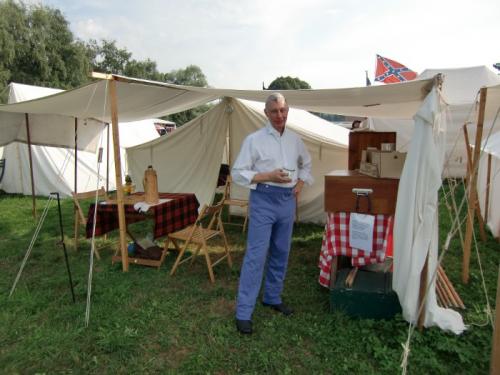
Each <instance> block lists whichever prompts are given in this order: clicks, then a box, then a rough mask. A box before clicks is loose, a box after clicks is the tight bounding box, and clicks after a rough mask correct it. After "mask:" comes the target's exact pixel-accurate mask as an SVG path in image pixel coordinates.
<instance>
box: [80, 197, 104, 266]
mask: <svg viewBox="0 0 500 375" xmlns="http://www.w3.org/2000/svg"><path fill="white" fill-rule="evenodd" d="M95 195H96V190H92V191H87V192H85V193H73V202H74V204H75V242H74V244H75V250H76V249H78V232H79V229H80V225H82V226H84V227H85V226H86V225H87V216H86V215H85V214H84V212H83V210H82V207H81V206H80V200H83V199H90V198H95ZM97 196H98V197H99V198H102V199H107V198H108V196H107V194H106V190H104V188H103V187H101V188H100V189H99V190H97ZM94 251H95V255H96V257H97V259H101V257H100V255H99V251H98V250H97V249H96V248H94Z"/></svg>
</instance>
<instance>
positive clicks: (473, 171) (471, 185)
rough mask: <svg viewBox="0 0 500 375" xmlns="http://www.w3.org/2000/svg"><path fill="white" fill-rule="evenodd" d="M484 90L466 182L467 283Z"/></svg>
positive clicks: (464, 276) (464, 272)
mask: <svg viewBox="0 0 500 375" xmlns="http://www.w3.org/2000/svg"><path fill="white" fill-rule="evenodd" d="M486 92H487V89H486V88H485V87H483V88H482V89H481V91H480V97H479V114H478V118H477V128H476V140H475V145H474V158H473V159H472V166H471V176H470V179H469V184H468V192H467V193H468V197H467V199H468V204H469V206H468V209H467V227H466V231H465V240H464V258H463V262H462V282H463V283H464V284H467V283H468V282H469V264H470V253H471V244H472V231H473V230H474V210H475V206H476V199H475V197H476V194H477V191H476V184H477V166H478V164H479V156H480V151H481V140H482V138H483V123H484V111H485V108H486Z"/></svg>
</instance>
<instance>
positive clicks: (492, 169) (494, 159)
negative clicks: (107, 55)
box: [477, 120, 500, 238]
mask: <svg viewBox="0 0 500 375" xmlns="http://www.w3.org/2000/svg"><path fill="white" fill-rule="evenodd" d="M497 121H498V120H497ZM496 128H497V129H499V131H498V132H496V133H495V134H493V135H491V136H490V137H487V136H486V139H485V140H484V141H483V144H482V146H481V159H480V161H479V169H478V180H477V191H478V199H479V204H480V207H481V212H482V214H483V216H484V217H485V222H486V224H487V225H488V227H489V228H490V230H491V233H492V234H493V236H494V237H496V238H499V237H500V189H499V188H498V187H499V186H500V124H498V123H497V124H496ZM488 177H489V186H488ZM487 197H488V198H487ZM486 204H487V205H488V212H487V215H486Z"/></svg>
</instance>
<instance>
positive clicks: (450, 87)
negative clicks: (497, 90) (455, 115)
mask: <svg viewBox="0 0 500 375" xmlns="http://www.w3.org/2000/svg"><path fill="white" fill-rule="evenodd" d="M436 74H442V76H443V80H444V84H443V87H442V90H441V91H442V96H443V99H444V100H445V102H446V103H447V104H452V105H461V104H469V103H473V102H474V99H475V97H476V96H477V94H478V92H479V89H480V88H481V87H484V86H493V85H498V84H500V77H499V76H498V75H497V74H496V73H495V72H493V71H492V70H491V69H489V68H488V67H486V66H472V67H467V68H455V69H426V70H424V71H423V72H422V73H421V74H419V76H418V79H429V78H432V77H434V76H435V75H436Z"/></svg>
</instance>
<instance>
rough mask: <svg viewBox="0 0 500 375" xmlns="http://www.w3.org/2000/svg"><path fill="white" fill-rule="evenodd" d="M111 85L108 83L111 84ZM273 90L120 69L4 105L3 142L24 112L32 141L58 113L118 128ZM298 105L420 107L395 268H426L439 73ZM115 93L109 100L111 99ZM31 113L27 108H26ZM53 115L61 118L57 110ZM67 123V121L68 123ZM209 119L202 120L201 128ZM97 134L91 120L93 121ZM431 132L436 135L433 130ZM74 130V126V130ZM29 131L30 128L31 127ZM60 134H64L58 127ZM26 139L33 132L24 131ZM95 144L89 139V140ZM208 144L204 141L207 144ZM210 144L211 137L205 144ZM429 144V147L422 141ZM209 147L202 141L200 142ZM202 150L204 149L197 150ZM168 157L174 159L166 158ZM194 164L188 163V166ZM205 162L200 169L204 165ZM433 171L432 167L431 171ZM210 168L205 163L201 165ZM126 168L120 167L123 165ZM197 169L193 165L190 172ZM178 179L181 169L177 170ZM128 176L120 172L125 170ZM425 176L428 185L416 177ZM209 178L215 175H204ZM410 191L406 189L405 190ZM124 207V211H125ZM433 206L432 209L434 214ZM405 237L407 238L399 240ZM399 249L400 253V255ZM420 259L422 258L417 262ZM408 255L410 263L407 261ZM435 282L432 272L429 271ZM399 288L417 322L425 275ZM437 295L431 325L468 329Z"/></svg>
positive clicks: (431, 245) (376, 112)
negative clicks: (177, 81)
mask: <svg viewBox="0 0 500 375" xmlns="http://www.w3.org/2000/svg"><path fill="white" fill-rule="evenodd" d="M108 88H109V90H108ZM267 95H268V92H265V91H243V90H224V89H206V88H195V87H185V86H175V85H169V84H163V83H159V82H150V81H143V80H137V79H130V78H126V77H120V76H106V77H105V79H104V80H102V81H98V82H95V83H91V84H89V85H86V86H83V87H80V88H78V89H75V90H69V91H67V92H64V93H60V94H56V95H53V96H50V97H46V98H41V99H38V100H34V101H30V102H23V103H18V104H11V105H6V106H0V145H4V144H6V143H9V142H12V141H15V140H21V139H22V136H23V133H22V131H21V129H22V128H23V127H26V124H25V118H26V117H29V119H33V121H32V124H30V126H32V127H33V128H37V129H36V130H37V132H33V134H34V137H33V139H32V142H33V143H35V142H39V143H38V144H43V142H49V140H47V138H46V137H45V138H44V137H43V136H42V134H41V133H42V132H43V131H44V130H46V127H47V126H48V125H47V118H50V117H54V116H56V119H55V120H59V121H52V122H51V123H50V124H51V127H53V128H55V127H56V126H58V127H59V131H60V132H61V133H65V131H64V129H66V132H68V129H71V128H72V127H73V126H74V122H75V118H77V119H79V120H80V121H83V120H85V119H98V120H101V121H104V122H110V121H111V120H112V121H111V122H112V124H113V129H115V130H118V125H117V122H118V119H120V120H121V121H131V120H137V119H142V118H150V117H160V116H162V115H166V114H169V113H175V112H178V111H181V110H184V109H187V108H191V107H193V106H196V105H198V104H202V103H206V102H209V101H212V100H215V99H217V98H221V97H233V98H240V99H249V100H257V101H264V100H265V98H266V97H267ZM285 95H286V97H287V100H288V103H289V104H290V106H291V107H296V108H300V109H306V110H310V111H315V112H324V113H332V114H335V113H338V114H344V115H355V116H366V117H388V118H411V117H412V116H414V115H415V114H416V113H417V112H418V113H419V114H418V116H417V117H416V118H417V119H418V121H417V122H416V123H417V124H419V125H418V127H419V128H421V129H423V130H422V131H418V132H417V131H416V132H415V136H414V137H413V138H412V144H414V146H412V147H410V150H409V153H408V156H407V160H409V161H412V160H414V161H413V162H410V163H409V164H408V163H407V164H408V165H410V166H412V167H408V168H407V167H406V166H405V170H404V171H403V178H402V179H401V181H400V188H399V191H400V193H401V192H406V191H411V192H412V193H413V196H412V197H407V196H405V195H401V197H400V198H399V199H398V207H399V202H400V201H404V202H405V209H406V211H403V210H401V209H399V208H398V209H397V212H396V218H395V222H396V224H397V223H398V222H401V223H406V221H407V220H408V217H411V218H413V219H412V225H411V226H406V225H400V226H399V227H397V229H396V230H395V234H394V237H395V249H394V253H395V256H399V257H401V259H400V261H399V262H396V263H395V266H396V269H395V272H400V271H398V270H397V268H398V267H403V268H404V269H410V270H411V274H412V275H413V274H416V273H420V272H421V270H422V268H421V264H422V263H423V262H421V261H420V260H421V258H422V257H423V259H425V258H426V256H427V254H432V256H430V258H435V257H436V256H437V244H436V243H435V241H434V242H430V240H429V239H430V238H432V236H431V235H432V233H430V232H429V229H432V230H433V231H437V229H438V224H437V220H435V219H434V220H431V221H427V222H425V225H424V229H426V230H422V225H423V223H422V218H423V217H424V216H425V217H426V218H429V217H431V218H432V217H433V215H434V213H435V212H436V207H437V189H429V187H430V186H432V187H435V186H436V185H438V180H437V177H438V176H439V183H440V176H441V173H440V172H441V171H442V165H440V164H439V163H436V160H439V159H434V160H430V159H429V158H422V159H420V160H419V158H418V156H419V155H420V154H421V152H424V151H425V152H426V150H424V149H423V146H424V145H425V146H427V147H433V148H434V149H436V150H442V149H443V147H444V146H443V144H444V143H443V142H442V138H443V136H444V134H445V133H444V131H443V129H445V127H443V125H444V123H443V121H442V118H443V117H442V106H441V102H440V95H439V93H438V91H437V88H436V85H435V81H434V80H419V81H412V82H409V83H404V84H393V85H386V86H370V87H362V88H350V89H331V90H294V91H290V92H286V93H285ZM108 99H109V100H108ZM26 114H28V116H26ZM51 120H54V118H51ZM65 127H66V128H65ZM202 128H203V127H198V129H202ZM87 130H88V133H89V134H91V131H90V130H91V127H88V128H87ZM429 132H430V133H431V134H435V135H436V136H435V137H428V135H429ZM69 133H70V132H69ZM24 135H25V134H24ZM55 135H57V136H58V135H59V134H57V133H55ZM114 135H115V137H114V141H115V144H119V134H116V133H115V134H114ZM69 138H71V137H69ZM24 140H26V139H24ZM56 141H57V142H58V145H60V146H66V147H71V145H72V142H70V139H69V140H68V139H67V138H65V137H64V136H62V137H54V138H51V139H50V142H56ZM88 144H90V143H89V142H87V143H86V145H88ZM200 145H201V146H204V145H203V144H200ZM205 146H209V145H205ZM420 147H422V149H420ZM199 148H202V147H199ZM196 152H198V150H197V149H195V150H193V153H196ZM165 162H168V161H165ZM418 162H420V163H422V164H421V165H420V166H419V168H414V166H415V163H418ZM190 167H191V166H190V165H187V166H186V168H185V169H186V170H188V169H189V168H190ZM197 170H198V169H197ZM429 171H432V172H433V173H430V174H429ZM202 172H203V171H202ZM116 173H117V176H120V170H119V169H117V171H116ZM192 173H193V171H191V174H192ZM170 177H171V178H172V179H179V178H181V177H182V175H181V176H170ZM120 178H121V177H120ZM423 180H426V181H428V182H429V184H427V185H423V184H421V183H415V182H418V181H423ZM204 183H208V182H204ZM117 191H118V202H120V201H121V200H120V199H121V198H120V196H122V197H123V190H122V187H121V186H120V185H118V190H117ZM402 194H403V193H402ZM118 206H119V207H118V211H119V217H120V248H121V252H122V258H123V269H124V270H127V269H128V261H127V259H128V257H127V250H126V242H125V219H124V214H123V205H122V204H120V203H119V205H118ZM120 212H121V214H120ZM429 213H430V214H429ZM398 237H399V238H401V239H403V238H404V241H398ZM398 254H399V255H398ZM414 259H419V261H418V262H414V261H413V260H414ZM407 263H409V265H408V264H407ZM433 265H434V264H433V263H432V262H430V272H432V271H434V269H433V268H432V267H433ZM428 282H429V283H432V282H433V279H432V278H428ZM395 288H397V290H398V295H399V298H400V301H401V302H402V307H403V313H404V316H405V318H406V319H407V320H409V321H412V322H416V319H417V311H416V310H415V309H414V304H415V302H414V297H415V290H418V289H419V283H418V282H417V283H408V284H406V285H405V287H404V288H398V285H395ZM430 298H431V299H432V298H434V301H433V302H434V303H427V304H426V308H425V322H424V324H425V326H432V325H438V326H440V327H442V328H445V329H450V330H452V331H453V332H456V333H459V332H461V331H462V330H463V329H464V325H463V322H462V320H461V318H460V316H456V315H453V314H449V313H448V311H447V310H444V309H439V308H438V307H437V305H436V304H435V295H434V296H433V295H431V296H430Z"/></svg>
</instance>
